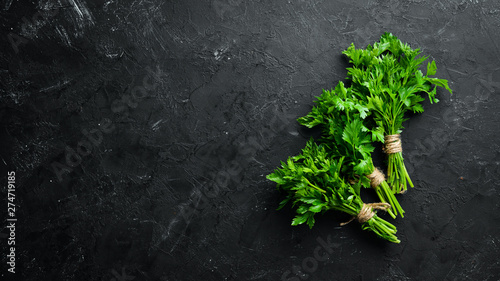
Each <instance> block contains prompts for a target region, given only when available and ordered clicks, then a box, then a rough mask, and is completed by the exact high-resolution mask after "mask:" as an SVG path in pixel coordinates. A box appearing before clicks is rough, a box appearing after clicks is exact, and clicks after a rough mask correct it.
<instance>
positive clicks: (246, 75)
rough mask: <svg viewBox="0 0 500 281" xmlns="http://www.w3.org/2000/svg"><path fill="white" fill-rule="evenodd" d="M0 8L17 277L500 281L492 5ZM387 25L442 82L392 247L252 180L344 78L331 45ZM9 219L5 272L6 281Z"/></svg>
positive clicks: (497, 80)
mask: <svg viewBox="0 0 500 281" xmlns="http://www.w3.org/2000/svg"><path fill="white" fill-rule="evenodd" d="M0 9H1V17H0V27H1V34H0V35H1V37H0V38H1V40H0V50H1V52H0V84H1V87H0V101H1V106H0V118H1V119H0V120H1V131H0V134H1V147H0V156H1V161H0V167H1V174H2V200H1V202H3V203H1V204H0V205H1V206H2V207H1V209H2V214H5V211H6V205H7V204H6V202H7V201H6V197H7V194H6V189H5V185H6V181H7V179H6V177H5V175H6V171H10V170H14V171H15V172H16V175H17V177H16V184H17V191H16V196H17V197H16V200H17V201H16V203H17V204H18V206H19V207H18V210H17V218H18V222H17V228H16V235H17V236H16V238H17V248H16V251H17V253H16V254H17V256H16V257H17V266H16V271H17V273H16V275H15V276H16V277H17V280H103V281H112V280H115V281H119V280H295V281H298V280H398V281H399V280H491V281H493V280H500V262H499V260H498V254H499V252H500V228H499V225H500V215H499V212H498V210H499V202H500V201H499V200H500V192H499V184H498V179H499V176H500V158H499V156H500V147H499V144H498V138H499V136H500V131H499V129H500V125H499V123H498V121H499V119H500V118H499V112H500V106H499V102H500V100H499V91H500V49H499V44H500V37H499V30H500V29H499V28H500V4H499V3H498V2H497V1H494V0H489V1H488V0H457V1H450V0H438V1H432V0H418V1H417V0H414V1H395V0H393V1H347V0H346V1H338V0H337V1H303V0H302V1H299V0H292V1H243V0H229V1H222V0H213V1H162V0H150V1H122V0H109V1H107V0H101V1H90V0H57V1H56V0H34V1H17V0H14V1H13V0H3V1H0ZM385 31H389V32H392V33H393V34H395V35H396V36H398V37H399V38H400V39H402V40H403V41H405V42H408V43H410V44H411V45H412V47H420V48H421V49H422V51H423V52H424V54H426V55H429V56H430V57H431V58H433V59H435V60H436V62H437V65H438V77H440V78H445V79H448V80H449V81H450V83H451V87H452V88H453V90H454V95H453V96H450V95H449V94H447V93H446V92H444V91H440V92H439V99H440V100H441V102H440V103H438V104H435V105H432V106H431V105H430V104H428V103H425V112H424V113H423V114H421V115H416V116H411V119H410V120H409V121H408V122H407V123H406V130H405V131H404V133H403V138H404V141H403V145H404V149H405V151H404V153H405V154H404V155H405V159H406V161H407V167H408V169H409V171H410V173H411V176H412V179H413V181H414V183H415V185H416V187H415V188H414V189H411V190H409V192H408V193H407V194H406V195H404V196H399V200H400V203H401V205H402V206H403V208H404V209H405V211H406V216H405V218H404V219H397V220H394V221H393V220H390V218H389V217H388V216H384V217H385V218H387V219H389V220H390V221H391V222H394V224H395V225H396V226H397V227H398V237H399V238H400V239H401V244H399V245H395V244H390V243H386V242H384V241H382V240H380V239H377V238H376V237H375V236H373V235H372V234H370V233H366V232H363V231H362V230H361V229H360V227H359V225H358V224H356V223H351V224H349V225H348V226H345V227H342V228H340V227H338V223H339V222H342V221H344V220H345V219H346V217H345V216H343V215H342V214H337V213H331V214H325V215H323V216H321V217H318V219H317V225H316V226H315V227H314V228H313V229H312V230H309V229H308V228H307V227H306V226H300V227H292V226H290V222H291V219H292V217H293V213H292V211H291V210H290V209H289V208H287V209H286V210H284V211H279V212H278V211H275V208H276V206H277V204H278V202H279V201H280V200H281V196H280V194H279V193H278V192H277V191H275V186H274V184H273V183H271V182H269V181H267V180H266V179H265V175H266V174H268V173H270V172H271V171H272V170H273V169H274V168H276V167H277V166H278V164H279V161H280V160H284V159H286V157H287V156H289V155H294V154H297V153H298V152H299V151H300V149H301V148H302V146H303V145H304V144H305V142H306V140H307V139H308V138H309V137H310V136H311V135H312V134H314V132H311V131H307V130H304V129H303V128H301V127H300V126H298V125H297V123H296V121H295V119H296V118H297V117H299V116H302V115H304V114H306V113H307V112H308V111H309V110H310V108H311V106H312V101H313V98H314V96H317V95H319V94H321V89H323V88H330V87H332V86H334V85H335V84H336V83H337V82H338V81H339V80H343V79H344V78H345V76H346V70H345V68H346V67H347V62H346V60H345V58H344V57H342V55H341V51H342V50H344V49H346V48H347V47H348V46H349V44H350V43H351V42H354V43H355V44H356V45H357V46H360V47H364V46H366V45H367V44H369V43H373V42H374V41H376V40H378V38H379V37H380V35H381V34H382V33H383V32H385ZM86 135H89V136H90V137H87V136H86ZM91 139H92V140H93V141H91ZM77 153H80V154H81V155H83V156H81V155H79V154H77ZM366 193H367V194H366V196H367V197H366V200H370V199H371V198H373V196H372V195H371V194H370V192H368V191H367V192H366ZM5 226H6V223H4V224H3V225H2V232H1V234H0V238H1V243H0V249H1V253H2V257H1V259H0V260H1V264H2V265H1V270H2V271H1V273H0V274H1V275H0V276H1V279H2V280H16V279H14V277H13V275H12V274H10V273H8V272H6V253H7V242H6V241H7V240H6V239H7V235H8V231H7V229H5V228H4V227H5ZM325 244H328V245H327V246H326V248H325V246H324V245H325ZM320 249H321V250H320ZM324 249H327V250H328V251H326V250H324ZM318 250H320V251H319V252H318ZM325 253H326V254H325ZM318 254H319V255H320V256H318ZM322 255H323V256H324V255H328V259H327V260H324V259H323V256H322Z"/></svg>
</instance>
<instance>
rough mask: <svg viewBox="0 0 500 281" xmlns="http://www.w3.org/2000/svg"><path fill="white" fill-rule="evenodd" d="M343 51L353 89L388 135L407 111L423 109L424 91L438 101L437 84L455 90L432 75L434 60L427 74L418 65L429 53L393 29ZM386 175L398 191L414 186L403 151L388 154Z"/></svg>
mask: <svg viewBox="0 0 500 281" xmlns="http://www.w3.org/2000/svg"><path fill="white" fill-rule="evenodd" d="M343 53H344V54H345V55H347V57H348V58H349V61H350V63H352V67H351V68H348V77H349V78H350V80H352V85H351V88H352V93H353V94H355V95H356V96H357V97H358V98H359V99H361V100H363V101H364V104H365V105H366V107H367V108H368V109H369V110H370V111H371V112H373V118H374V120H375V123H376V125H377V126H378V127H380V128H382V130H383V133H384V135H386V136H391V135H397V134H400V133H401V132H402V129H403V122H404V121H405V120H406V119H405V118H404V115H405V113H406V112H407V111H409V110H411V111H413V112H415V113H420V112H423V111H424V109H423V107H422V104H421V102H422V101H423V100H424V97H422V96H421V95H420V94H421V93H427V95H428V97H429V100H430V102H431V103H435V102H438V101H439V100H438V99H437V98H436V87H444V88H445V89H446V90H448V91H449V92H450V93H452V91H451V89H450V88H449V86H448V81H447V80H445V79H438V78H432V77H429V76H432V75H435V74H436V69H437V68H436V63H435V62H434V61H432V62H430V63H428V64H427V72H426V74H425V75H424V74H423V73H422V71H421V70H419V68H420V67H421V65H422V63H423V62H424V61H426V60H427V57H426V56H419V55H420V53H421V52H420V50H419V49H415V50H413V49H411V48H410V46H409V45H408V44H404V43H402V42H401V41H400V40H399V39H398V38H397V37H396V36H394V35H392V34H390V33H385V34H384V35H382V37H381V39H380V42H377V43H374V44H373V46H371V45H368V46H367V47H366V49H356V48H355V46H354V44H352V45H351V46H350V47H349V48H348V49H347V50H346V51H344V52H343ZM376 139H378V140H379V141H380V138H376ZM387 175H388V183H389V184H390V185H391V186H392V188H393V192H395V193H396V192H397V193H403V192H405V191H406V190H407V185H408V184H409V185H410V186H411V187H413V183H412V181H411V179H410V176H409V174H408V172H407V170H406V167H405V165H404V160H403V156H402V153H401V152H397V153H391V154H389V155H388V168H387Z"/></svg>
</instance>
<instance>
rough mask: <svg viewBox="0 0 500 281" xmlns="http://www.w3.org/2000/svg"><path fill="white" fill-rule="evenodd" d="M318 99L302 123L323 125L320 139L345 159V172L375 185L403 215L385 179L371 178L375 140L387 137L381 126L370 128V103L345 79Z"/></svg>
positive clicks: (395, 211)
mask: <svg viewBox="0 0 500 281" xmlns="http://www.w3.org/2000/svg"><path fill="white" fill-rule="evenodd" d="M315 102H316V105H315V106H314V107H313V108H312V110H311V112H309V113H308V114H307V115H306V116H304V117H301V118H299V119H298V121H299V123H300V124H302V125H304V126H306V127H308V128H313V127H316V126H318V125H319V126H321V128H322V137H321V139H320V140H319V141H320V142H321V143H322V144H324V145H325V146H326V147H327V148H328V149H327V152H328V153H330V154H331V155H332V157H335V158H340V157H344V158H345V165H344V169H343V172H344V174H346V175H347V176H348V177H349V178H351V179H358V180H359V181H360V182H361V184H362V185H363V186H364V187H367V188H368V187H373V189H375V191H376V192H377V195H378V197H379V199H380V201H381V202H386V203H389V204H390V205H391V207H392V208H391V209H390V210H388V212H389V214H390V215H391V216H392V217H393V218H395V217H396V215H397V214H398V213H399V214H400V215H401V216H403V213H404V211H403V209H402V208H401V205H400V204H399V202H398V201H397V199H396V198H395V196H394V194H393V192H392V190H391V189H390V187H389V185H388V184H387V182H386V181H385V179H384V180H382V181H381V182H380V183H377V184H374V183H373V182H371V181H370V180H369V179H368V176H369V175H371V174H372V173H374V171H375V166H374V165H373V160H372V157H371V153H372V152H373V151H374V149H375V148H374V146H373V145H372V141H375V140H376V139H383V133H382V132H381V131H380V128H379V127H377V128H374V129H372V130H370V129H368V128H367V126H365V118H366V117H367V114H368V113H369V108H368V107H367V105H366V104H364V103H363V101H362V100H359V99H358V98H357V97H356V95H354V94H353V93H352V89H351V88H346V87H345V85H344V83H342V82H339V83H338V84H337V86H336V87H335V89H332V90H331V91H328V90H323V94H322V95H321V96H319V97H318V98H317V100H316V101H315Z"/></svg>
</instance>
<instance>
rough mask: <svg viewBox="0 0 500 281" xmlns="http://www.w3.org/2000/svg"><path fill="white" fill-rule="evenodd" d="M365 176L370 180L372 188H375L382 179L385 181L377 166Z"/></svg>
mask: <svg viewBox="0 0 500 281" xmlns="http://www.w3.org/2000/svg"><path fill="white" fill-rule="evenodd" d="M366 177H367V178H368V179H369V180H370V185H371V187H372V188H376V187H377V186H379V185H380V184H381V183H382V182H383V181H385V176H384V174H383V173H382V172H381V171H380V170H379V169H377V168H375V170H373V172H372V173H371V174H369V175H367V176H366Z"/></svg>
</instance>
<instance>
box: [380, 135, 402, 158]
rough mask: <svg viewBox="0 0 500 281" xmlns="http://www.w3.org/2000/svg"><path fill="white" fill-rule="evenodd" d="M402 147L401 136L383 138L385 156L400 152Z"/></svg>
mask: <svg viewBox="0 0 500 281" xmlns="http://www.w3.org/2000/svg"><path fill="white" fill-rule="evenodd" d="M402 151H403V147H402V146H401V135H400V134H395V135H387V136H385V137H384V152H385V153H387V154H394V153H398V152H402Z"/></svg>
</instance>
